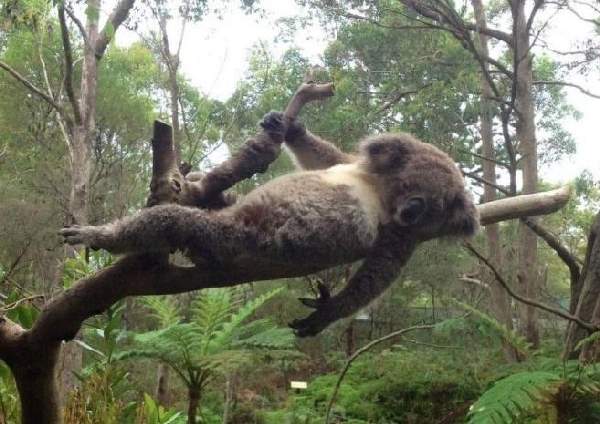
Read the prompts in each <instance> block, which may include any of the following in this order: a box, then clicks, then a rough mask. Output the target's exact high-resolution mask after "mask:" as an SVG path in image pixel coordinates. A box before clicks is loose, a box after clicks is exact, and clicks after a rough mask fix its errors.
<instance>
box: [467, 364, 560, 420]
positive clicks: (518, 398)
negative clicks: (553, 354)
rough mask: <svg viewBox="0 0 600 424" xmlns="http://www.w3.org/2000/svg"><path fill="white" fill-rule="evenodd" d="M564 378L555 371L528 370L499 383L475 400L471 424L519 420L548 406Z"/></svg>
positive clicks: (470, 415)
mask: <svg viewBox="0 0 600 424" xmlns="http://www.w3.org/2000/svg"><path fill="white" fill-rule="evenodd" d="M563 383H564V380H563V379H562V378H561V377H560V376H559V375H557V374H556V373H553V372H546V371H529V372H520V373H517V374H513V375H510V376H508V377H506V378H503V379H502V380H500V381H498V382H496V383H495V384H494V386H492V388H491V389H489V390H488V391H486V392H485V393H484V394H483V395H482V396H481V397H480V398H479V399H478V400H477V402H475V403H474V404H473V405H472V406H471V408H470V412H469V421H468V423H469V424H490V423H498V424H500V423H507V424H509V423H511V424H512V423H517V422H523V421H524V419H525V418H526V417H532V416H535V415H536V414H537V413H538V412H539V410H540V408H542V406H545V408H546V409H547V408H548V406H549V405H550V404H552V399H553V397H554V395H556V394H557V393H558V391H559V389H560V388H561V385H562V384H563Z"/></svg>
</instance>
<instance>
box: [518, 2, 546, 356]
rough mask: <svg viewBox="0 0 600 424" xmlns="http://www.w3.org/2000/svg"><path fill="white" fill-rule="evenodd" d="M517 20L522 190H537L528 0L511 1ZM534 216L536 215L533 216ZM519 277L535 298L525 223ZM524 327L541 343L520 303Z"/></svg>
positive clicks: (534, 267)
mask: <svg viewBox="0 0 600 424" xmlns="http://www.w3.org/2000/svg"><path fill="white" fill-rule="evenodd" d="M512 4H513V6H512V14H513V22H514V34H513V36H514V47H513V49H514V52H513V53H514V65H513V66H514V67H515V70H516V72H515V80H514V81H513V84H516V92H515V108H516V116H517V129H516V133H517V140H518V141H519V146H520V153H521V156H522V158H521V165H522V170H523V193H525V194H529V193H535V192H536V191H537V182H538V166H537V165H538V163H537V140H536V132H535V107H534V101H533V71H532V56H531V54H530V50H529V47H530V46H529V31H528V29H527V17H526V15H525V2H522V1H515V2H512ZM530 219H533V218H530ZM517 278H518V281H519V283H520V285H521V293H523V294H524V295H525V296H527V297H529V298H530V299H536V298H537V297H538V296H537V294H538V293H539V291H540V288H539V287H538V285H539V284H538V260H537V236H536V235H535V234H534V233H533V232H532V231H530V230H529V228H528V227H527V226H526V225H525V224H524V223H522V222H521V223H520V224H519V267H518V275H517ZM521 331H522V333H523V335H524V336H525V337H526V339H527V341H529V342H530V343H531V344H532V346H533V347H534V348H537V347H538V346H539V342H540V335H539V329H538V322H537V310H536V308H534V307H532V306H522V307H521Z"/></svg>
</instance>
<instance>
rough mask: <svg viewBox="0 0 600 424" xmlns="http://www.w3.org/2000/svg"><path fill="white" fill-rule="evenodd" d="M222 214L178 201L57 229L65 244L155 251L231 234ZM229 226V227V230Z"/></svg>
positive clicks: (205, 242)
mask: <svg viewBox="0 0 600 424" xmlns="http://www.w3.org/2000/svg"><path fill="white" fill-rule="evenodd" d="M229 223H230V221H229V219H228V218H227V217H226V216H225V215H224V214H219V213H210V212H206V211H203V210H201V209H196V208H188V207H184V206H179V205H161V206H155V207H152V208H148V209H144V210H142V211H141V212H139V213H138V214H136V215H133V216H131V217H127V218H124V219H122V220H119V221H115V222H113V223H110V224H106V225H101V226H73V227H66V228H63V229H62V230H61V231H60V233H61V234H62V235H63V237H64V238H65V242H66V243H69V244H84V245H86V246H89V247H91V248H93V249H105V250H108V251H110V252H113V253H126V252H158V251H171V250H175V249H184V248H192V249H194V248H196V249H198V248H199V246H210V245H211V244H212V243H215V242H221V240H219V238H220V237H221V238H222V236H223V234H232V233H233V229H227V228H226V227H228V226H230V224H229ZM229 230H232V231H229Z"/></svg>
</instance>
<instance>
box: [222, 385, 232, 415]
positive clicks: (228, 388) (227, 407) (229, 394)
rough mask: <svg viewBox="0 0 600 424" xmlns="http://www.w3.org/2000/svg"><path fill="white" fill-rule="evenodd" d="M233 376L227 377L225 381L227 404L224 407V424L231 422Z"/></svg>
mask: <svg viewBox="0 0 600 424" xmlns="http://www.w3.org/2000/svg"><path fill="white" fill-rule="evenodd" d="M231 377H232V376H231V374H229V375H227V379H226V380H225V404H224V405H223V424H227V422H228V421H229V410H230V409H231V403H232V400H233V384H232V382H231Z"/></svg>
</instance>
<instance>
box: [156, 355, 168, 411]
mask: <svg viewBox="0 0 600 424" xmlns="http://www.w3.org/2000/svg"><path fill="white" fill-rule="evenodd" d="M170 371H171V370H170V368H169V366H168V365H166V364H163V363H160V364H159V365H158V370H157V373H156V393H155V394H154V397H155V398H156V401H157V402H158V403H159V404H160V405H162V406H164V407H167V406H169V401H170V396H169V379H170V374H171V373H170Z"/></svg>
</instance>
